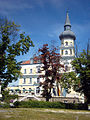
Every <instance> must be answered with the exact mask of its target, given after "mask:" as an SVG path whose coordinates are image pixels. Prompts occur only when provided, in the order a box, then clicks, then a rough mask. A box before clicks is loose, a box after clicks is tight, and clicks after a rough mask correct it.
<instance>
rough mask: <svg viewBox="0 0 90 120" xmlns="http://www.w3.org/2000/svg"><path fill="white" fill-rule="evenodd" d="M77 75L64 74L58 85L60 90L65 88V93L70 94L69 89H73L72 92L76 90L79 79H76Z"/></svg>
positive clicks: (71, 73) (73, 73)
mask: <svg viewBox="0 0 90 120" xmlns="http://www.w3.org/2000/svg"><path fill="white" fill-rule="evenodd" d="M76 76H77V74H76V73H75V72H68V73H64V74H63V75H62V77H61V80H60V85H61V87H62V88H66V90H67V92H68V93H70V92H71V91H70V88H71V87H73V89H74V90H77V89H78V87H77V86H78V84H79V83H80V79H79V78H78V77H76Z"/></svg>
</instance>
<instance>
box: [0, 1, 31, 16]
mask: <svg viewBox="0 0 90 120" xmlns="http://www.w3.org/2000/svg"><path fill="white" fill-rule="evenodd" d="M32 7H33V5H32V4H29V3H28V1H27V2H25V1H24V0H16V1H14V0H0V13H1V14H2V15H7V14H9V13H12V12H13V11H18V10H23V9H26V8H32Z"/></svg>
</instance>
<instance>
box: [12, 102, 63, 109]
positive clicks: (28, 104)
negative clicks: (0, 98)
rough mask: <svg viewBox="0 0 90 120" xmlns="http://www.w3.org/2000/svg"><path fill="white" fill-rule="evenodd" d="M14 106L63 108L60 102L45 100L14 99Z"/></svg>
mask: <svg viewBox="0 0 90 120" xmlns="http://www.w3.org/2000/svg"><path fill="white" fill-rule="evenodd" d="M14 105H15V107H20V108H65V106H64V104H63V103H61V102H46V101H31V100H30V101H21V102H18V101H16V102H15V103H14Z"/></svg>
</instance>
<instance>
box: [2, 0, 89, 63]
mask: <svg viewBox="0 0 90 120" xmlns="http://www.w3.org/2000/svg"><path fill="white" fill-rule="evenodd" d="M67 10H68V11H69V18H70V22H71V25H72V31H73V32H74V33H75V35H76V44H77V45H78V49H79V51H82V50H83V49H85V48H86V45H87V42H88V39H90V32H89V31H90V0H0V16H1V17H2V16H3V17H7V18H8V19H9V20H11V21H14V22H15V23H16V24H18V25H21V28H20V29H21V31H22V32H25V33H26V34H27V35H30V38H31V40H32V41H33V43H34V45H35V47H34V48H30V51H29V52H28V53H27V54H26V55H24V56H20V57H17V60H18V61H23V60H29V59H30V57H32V56H33V54H37V51H38V49H39V48H40V47H42V46H43V44H46V43H48V44H49V45H51V44H52V43H54V45H56V46H60V40H59V35H60V34H61V32H63V30H64V23H65V19H66V12H67Z"/></svg>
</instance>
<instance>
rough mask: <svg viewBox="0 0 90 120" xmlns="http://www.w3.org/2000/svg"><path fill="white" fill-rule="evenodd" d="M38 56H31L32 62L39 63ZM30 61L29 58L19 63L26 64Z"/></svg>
mask: <svg viewBox="0 0 90 120" xmlns="http://www.w3.org/2000/svg"><path fill="white" fill-rule="evenodd" d="M38 60H39V59H38V57H37V56H35V57H34V58H33V63H39V62H38ZM30 63H31V61H30V60H27V61H23V62H22V63H21V65H26V64H30Z"/></svg>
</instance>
